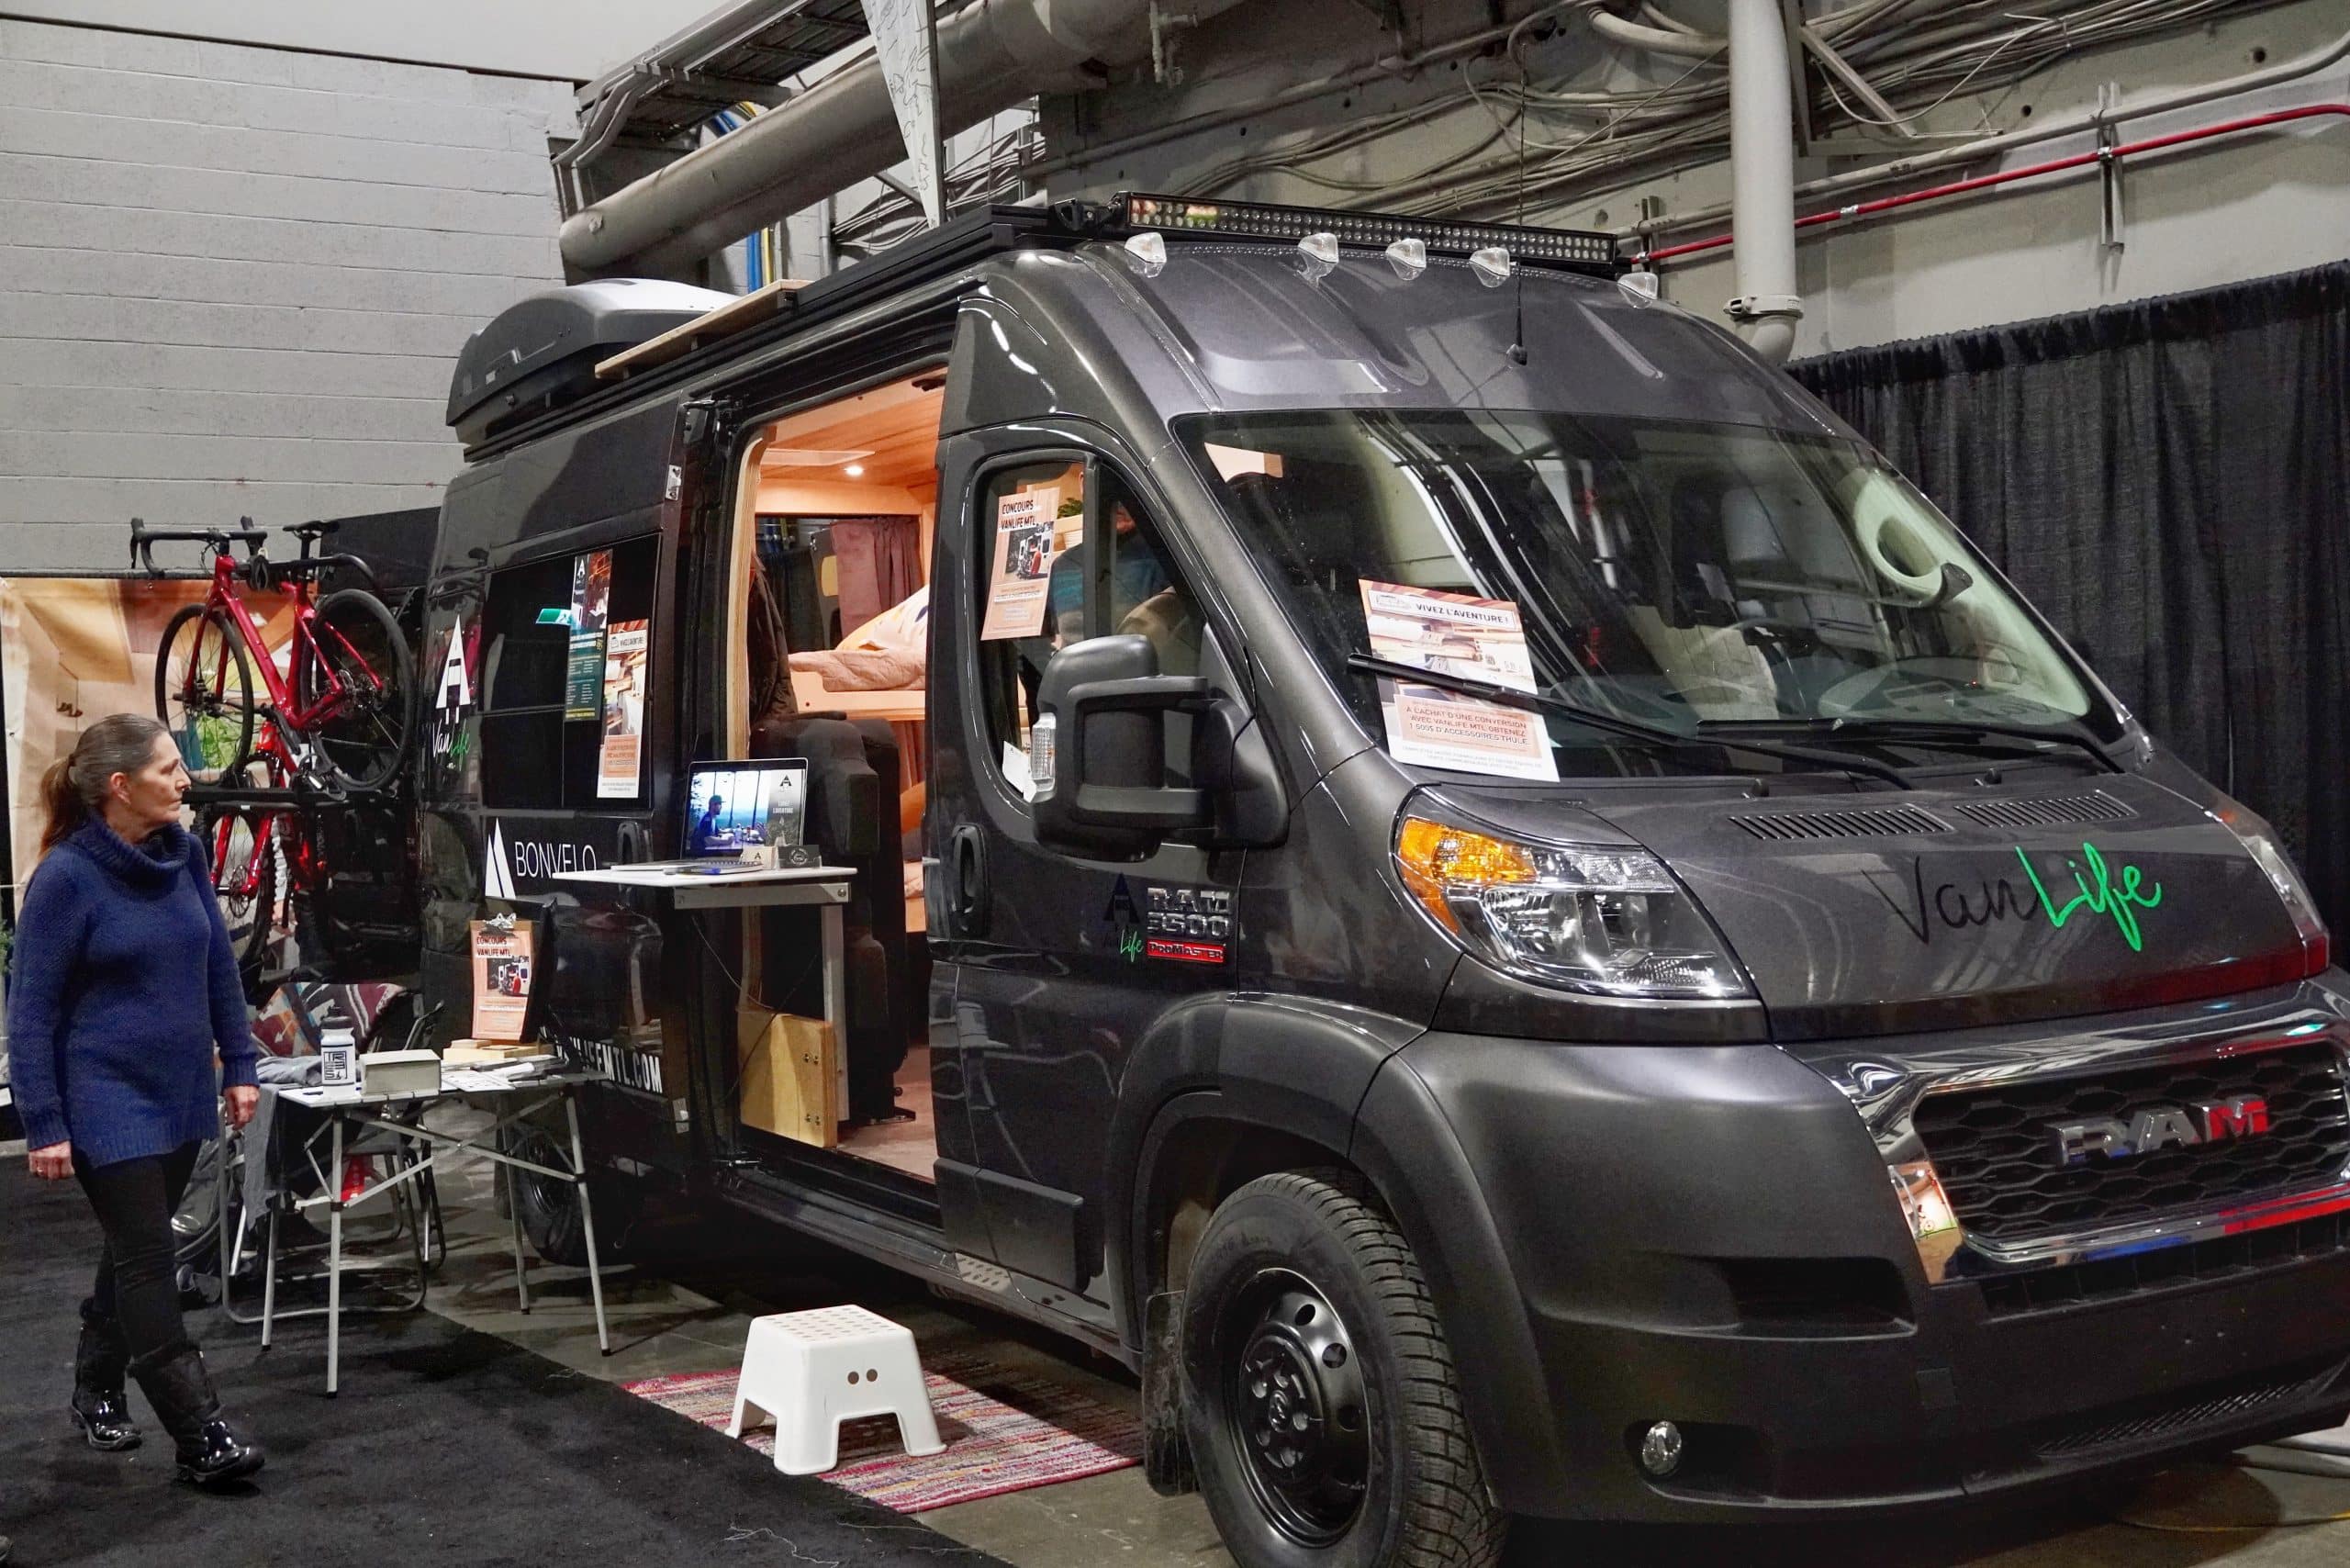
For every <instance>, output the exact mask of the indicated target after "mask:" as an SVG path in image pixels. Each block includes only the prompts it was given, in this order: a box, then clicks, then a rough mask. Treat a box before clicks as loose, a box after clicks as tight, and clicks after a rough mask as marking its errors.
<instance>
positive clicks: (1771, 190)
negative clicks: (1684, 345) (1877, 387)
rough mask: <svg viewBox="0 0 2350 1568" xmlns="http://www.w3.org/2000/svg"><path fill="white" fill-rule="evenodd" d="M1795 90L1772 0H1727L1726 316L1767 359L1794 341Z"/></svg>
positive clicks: (1797, 311) (1781, 358)
mask: <svg viewBox="0 0 2350 1568" xmlns="http://www.w3.org/2000/svg"><path fill="white" fill-rule="evenodd" d="M1795 112H1796V111H1795V91H1794V88H1793V86H1792V85H1791V84H1790V79H1789V73H1788V70H1787V28H1786V18H1785V13H1783V12H1782V11H1781V10H1780V8H1779V0H1729V160H1730V202H1731V209H1732V212H1733V214H1734V217H1733V219H1732V225H1733V227H1734V228H1735V230H1736V231H1737V233H1738V236H1739V240H1738V246H1737V262H1738V285H1737V286H1738V296H1737V297H1736V298H1734V299H1732V300H1731V301H1730V302H1729V314H1730V317H1731V319H1733V320H1735V321H1736V322H1737V323H1738V325H1739V330H1740V331H1741V332H1742V333H1743V334H1744V335H1745V337H1746V342H1747V344H1748V346H1749V347H1751V348H1752V349H1753V350H1754V352H1755V353H1758V354H1761V355H1762V357H1763V358H1764V359H1767V360H1769V361H1770V362H1771V363H1772V364H1785V363H1786V358H1787V355H1788V354H1789V353H1793V352H1794V350H1795V346H1796V321H1797V320H1799V319H1801V318H1802V316H1803V301H1802V300H1801V299H1799V298H1798V297H1796V143H1795Z"/></svg>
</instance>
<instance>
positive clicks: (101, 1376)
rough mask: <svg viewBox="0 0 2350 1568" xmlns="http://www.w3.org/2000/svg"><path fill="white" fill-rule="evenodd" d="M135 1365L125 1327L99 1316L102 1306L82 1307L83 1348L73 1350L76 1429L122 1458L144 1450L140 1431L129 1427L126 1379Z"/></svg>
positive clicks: (89, 1304)
mask: <svg viewBox="0 0 2350 1568" xmlns="http://www.w3.org/2000/svg"><path fill="white" fill-rule="evenodd" d="M129 1365H130V1350H129V1347H127V1346H125V1345H124V1344H123V1342H122V1325H121V1324H119V1323H117V1322H116V1321H115V1320H114V1319H113V1318H111V1317H109V1316H106V1314H104V1313H102V1312H100V1311H99V1310H98V1306H97V1303H96V1302H95V1301H85V1302H84V1303H83V1304H82V1342H81V1343H80V1344H78V1345H76V1346H75V1347H74V1348H73V1404H72V1406H69V1408H70V1409H71V1410H72V1412H73V1425H74V1426H75V1427H77V1428H81V1432H82V1436H83V1437H84V1438H85V1439H88V1441H89V1444H90V1446H91V1447H92V1448H94V1449H96V1450H98V1451H99V1452H100V1453H120V1452H122V1451H123V1450H126V1449H135V1448H137V1447H138V1446H139V1428H137V1427H134V1426H132V1425H131V1424H130V1403H129V1399H127V1398H126V1397H125V1396H124V1394H123V1389H122V1378H123V1373H124V1372H125V1371H126V1370H127V1369H128V1368H129Z"/></svg>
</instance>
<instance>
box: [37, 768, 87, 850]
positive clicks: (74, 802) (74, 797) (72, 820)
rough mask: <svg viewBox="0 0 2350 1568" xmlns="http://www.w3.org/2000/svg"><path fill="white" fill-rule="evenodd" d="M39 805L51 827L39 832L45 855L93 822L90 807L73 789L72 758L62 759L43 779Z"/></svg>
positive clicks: (41, 779) (79, 792) (78, 792)
mask: <svg viewBox="0 0 2350 1568" xmlns="http://www.w3.org/2000/svg"><path fill="white" fill-rule="evenodd" d="M40 803H41V807H42V809H43V811H44V812H46V813H47V814H48V817H49V825H48V826H46V827H44V828H42V829H41V830H40V852H41V853H42V854H43V855H46V854H48V853H49V852H50V850H52V849H54V848H56V847H57V846H59V845H61V844H62V843H64V842H65V841H66V839H67V838H69V837H71V836H72V835H73V831H74V829H76V828H78V827H80V826H81V825H82V824H83V823H85V822H88V821H89V820H90V807H89V803H88V802H87V801H84V800H83V799H82V792H81V791H80V790H76V789H74V788H73V758H72V757H70V756H61V757H59V758H58V759H57V760H56V761H55V762H52V763H50V765H49V771H48V772H46V773H44V774H42V775H41V776H40Z"/></svg>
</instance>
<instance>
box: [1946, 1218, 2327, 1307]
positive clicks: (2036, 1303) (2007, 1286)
mask: <svg viewBox="0 0 2350 1568" xmlns="http://www.w3.org/2000/svg"><path fill="white" fill-rule="evenodd" d="M2345 1250H2350V1211H2344V1212H2342V1213H2337V1214H2330V1215H2317V1216H2316V1217H2314V1218H2311V1219H2305V1220H2300V1221H2298V1222H2296V1223H2293V1224H2289V1225H2277V1226H2269V1227H2268V1228H2267V1229H2266V1230H2247V1231H2244V1232H2243V1233H2241V1234H2239V1235H2235V1236H2215V1237H2212V1238H2210V1240H2208V1241H2190V1242H2186V1243H2183V1244H2181V1245H2179V1246H2177V1247H2161V1248H2156V1249H2154V1250H2153V1251H2151V1252H2131V1253H2126V1254H2124V1255H2123V1256H2121V1257H2119V1258H2099V1259H2098V1260H2095V1261H2093V1262H2087V1263H2065V1264H2060V1265H2058V1266H2057V1267H2055V1268H2053V1269H2029V1270H2022V1271H2018V1272H2016V1273H2012V1274H1990V1275H1986V1276H1985V1277H1984V1278H1983V1280H1982V1281H1981V1284H1982V1287H1983V1306H1984V1310H1985V1311H1986V1312H1987V1313H1988V1314H1989V1315H1990V1316H1993V1317H2017V1316H2023V1315H2024V1314H2027V1313H2033V1312H2061V1311H2064V1310H2065V1309H2066V1308H2068V1307H2076V1306H2096V1305H2101V1304H2103V1303H2106V1302H2109V1301H2121V1300H2123V1299H2125V1298H2127V1297H2130V1296H2135V1295H2143V1294H2146V1293H2148V1292H2150V1291H2162V1290H2175V1289H2177V1288H2178V1287H2180V1286H2184V1285H2191V1284H2198V1283H2200V1282H2204V1281H2207V1280H2227V1279H2235V1278H2238V1277H2240V1276H2243V1275H2245V1274H2250V1273H2255V1272H2258V1271H2262V1270H2266V1269H2278V1268H2284V1267H2287V1266H2288V1265H2292V1264H2298V1263H2322V1262H2326V1261H2328V1260H2338V1259H2340V1258H2341V1257H2342V1255H2343V1254H2344V1251H2345Z"/></svg>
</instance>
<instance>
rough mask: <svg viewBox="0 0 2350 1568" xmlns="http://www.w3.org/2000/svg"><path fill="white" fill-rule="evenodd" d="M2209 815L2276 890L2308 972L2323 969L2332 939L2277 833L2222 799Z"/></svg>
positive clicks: (2265, 822) (2250, 812) (2255, 815)
mask: <svg viewBox="0 0 2350 1568" xmlns="http://www.w3.org/2000/svg"><path fill="white" fill-rule="evenodd" d="M2211 814H2212V815H2213V816H2215V817H2218V818H2219V819H2220V825H2221V826H2222V827H2224V828H2226V829H2227V830H2228V831H2229V832H2230V833H2232V834H2235V835H2236V842H2238V843H2239V844H2242V845H2243V846H2244V852H2245V853H2246V854H2248V855H2250V856H2251V857H2252V858H2253V862H2254V864H2255V865H2257V866H2258V867H2259V868H2260V869H2261V872H2262V874H2263V875H2265V876H2266V877H2267V879H2268V885H2269V886H2270V887H2272V888H2274V889H2276V890H2277V898H2278V899H2279V900H2281V901H2283V902H2284V905H2285V913H2288V914H2289V915H2291V916H2292V917H2293V929H2294V930H2295V931H2298V932H2300V937H2301V951H2302V952H2303V953H2304V954H2306V955H2307V956H2308V958H2309V961H2310V967H2309V970H2308V972H2309V973H2311V974H2316V973H2317V972H2318V971H2319V970H2321V969H2324V968H2325V966H2326V964H2327V963H2328V961H2329V960H2330V958H2331V948H2332V945H2333V944H2332V938H2331V937H2330V936H2329V935H2327V932H2326V929H2325V922H2324V920H2323V919H2322V918H2321V917H2320V916H2319V914H2318V913H2317V901H2316V900H2314V899H2312V898H2311V897H2310V890H2309V887H2308V885H2307V884H2306V883H2304V882H2303V881H2302V880H2301V874H2300V872H2299V871H2296V870H2294V869H2293V861H2292V857H2290V856H2288V855H2287V854H2286V853H2285V846H2283V845H2282V844H2279V843H2278V842H2277V830H2276V829H2275V828H2273V827H2271V826H2270V825H2269V824H2268V820H2267V819H2266V817H2263V816H2262V815H2261V814H2260V813H2259V812H2255V811H2253V810H2252V809H2251V808H2249V807H2247V806H2244V805H2243V804H2241V803H2239V802H2238V801H2233V800H2229V799H2227V798H2226V797H2224V796H2223V797H2221V805H2220V808H2219V809H2218V810H2217V811H2215V812H2212V813H2211Z"/></svg>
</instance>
